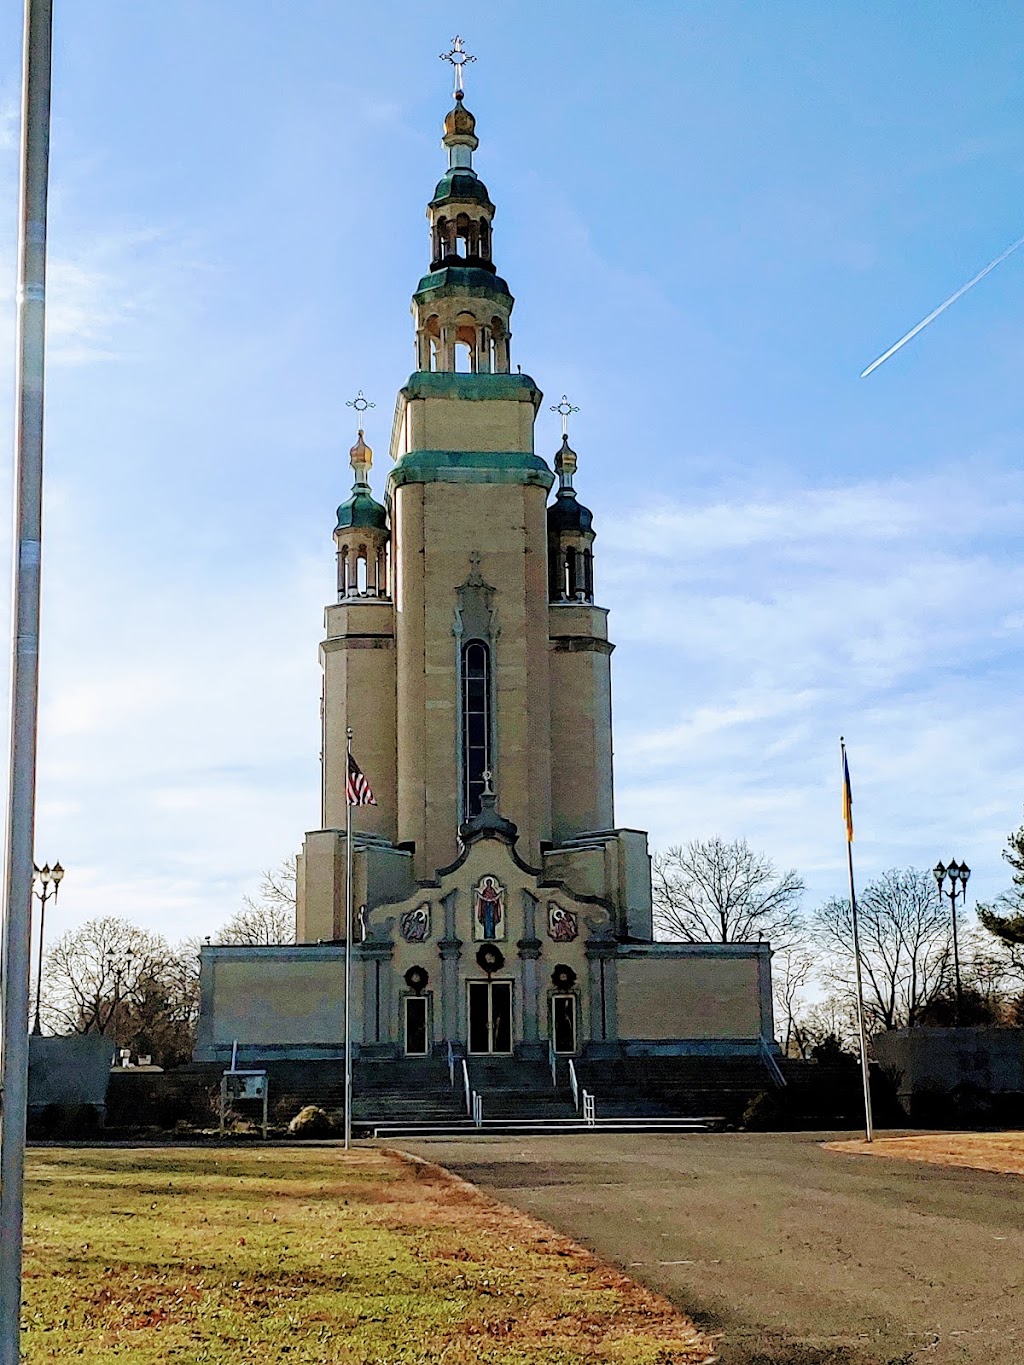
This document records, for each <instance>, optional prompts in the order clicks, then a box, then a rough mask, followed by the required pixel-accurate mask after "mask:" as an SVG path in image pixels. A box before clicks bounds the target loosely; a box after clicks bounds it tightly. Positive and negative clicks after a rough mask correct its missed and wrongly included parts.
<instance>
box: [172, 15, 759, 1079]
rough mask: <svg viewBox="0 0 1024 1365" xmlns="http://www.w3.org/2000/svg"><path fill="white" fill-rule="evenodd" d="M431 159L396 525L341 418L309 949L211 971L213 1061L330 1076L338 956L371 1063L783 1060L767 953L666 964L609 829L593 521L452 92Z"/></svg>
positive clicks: (732, 950)
mask: <svg viewBox="0 0 1024 1365" xmlns="http://www.w3.org/2000/svg"><path fill="white" fill-rule="evenodd" d="M453 52H456V53H461V45H460V44H459V43H458V42H457V44H456V47H455V48H453ZM442 143H443V146H444V147H445V149H446V151H447V155H448V167H447V169H446V170H445V172H444V174H443V175H442V177H441V179H440V181H439V182H438V184H437V187H436V189H435V191H434V194H433V197H432V198H431V200H430V202H429V204H428V206H427V218H428V222H429V233H430V261H429V269H428V271H427V273H426V274H425V275H424V276H423V278H422V279H421V280H420V281H419V284H418V285H417V288H416V290H415V293H414V294H413V297H412V314H413V320H414V330H415V357H416V368H415V370H414V372H413V373H412V374H411V375H410V376H409V378H408V380H407V381H406V383H405V384H404V385H403V387H402V388H401V389H400V391H399V393H398V399H397V403H396V406H395V414H394V421H393V424H392V429H391V443H390V455H391V460H392V465H391V468H390V471H389V473H388V477H387V482H386V489H385V491H384V493H383V501H382V502H378V501H376V500H375V498H374V496H373V494H372V491H371V489H370V484H369V476H370V469H371V464H372V451H371V449H370V447H369V445H368V444H367V443H366V438H365V433H364V429H363V427H364V420H365V412H366V409H367V408H368V407H369V404H368V403H367V401H366V400H365V399H363V398H362V396H361V395H360V397H359V398H358V399H356V400H353V406H355V407H356V408H357V410H358V411H359V417H360V421H359V431H358V435H357V439H356V442H355V445H354V446H353V447H352V450H351V453H350V459H351V464H352V468H353V471H354V476H355V478H354V483H353V487H352V492H351V496H350V497H349V498H348V499H347V501H345V502H343V503H342V505H341V506H340V507H339V508H338V517H337V524H336V528H335V532H334V536H335V543H336V548H337V563H338V578H337V599H336V600H335V601H334V602H332V603H331V604H330V605H329V606H328V607H327V609H326V632H325V638H324V640H323V642H322V644H321V647H320V649H321V662H322V666H323V699H322V721H323V740H322V761H323V785H322V817H321V827H320V828H319V829H317V830H313V831H311V832H309V833H308V834H307V835H306V838H305V841H304V843H303V847H302V852H301V853H300V855H299V858H298V878H297V915H296V944H295V945H293V946H288V947H280V948H267V949H233V948H227V947H212V948H209V949H205V950H204V953H203V1002H204V1003H203V1019H202V1023H201V1029H200V1047H199V1052H198V1055H199V1056H200V1058H206V1059H211V1060H212V1059H213V1058H216V1057H220V1056H221V1055H225V1049H227V1048H229V1047H230V1044H231V1042H232V1041H233V1040H234V1039H236V1038H237V1039H240V1040H243V1041H248V1042H249V1043H250V1045H251V1046H252V1047H253V1048H256V1049H257V1051H260V1050H262V1055H266V1056H275V1055H276V1056H293V1057H317V1056H319V1057H332V1056H336V1055H337V1054H338V1051H339V1049H340V1048H341V1046H342V1043H343V1039H342V1036H341V1032H340V1020H341V1011H342V1006H343V981H342V978H341V976H340V974H339V972H338V958H339V954H340V953H341V951H342V949H343V946H344V940H345V935H346V933H347V932H351V933H352V937H353V955H354V959H355V968H356V973H355V976H356V983H357V994H356V995H355V996H354V998H353V1002H352V1004H353V1027H354V1040H355V1042H356V1044H357V1050H358V1054H359V1057H360V1058H361V1059H362V1060H364V1061H370V1060H372V1059H377V1060H386V1059H388V1058H392V1059H393V1058H396V1057H399V1056H403V1055H404V1056H405V1057H407V1058H416V1057H423V1058H429V1057H430V1056H432V1055H434V1054H435V1053H441V1052H447V1050H448V1048H449V1047H450V1048H451V1049H452V1050H453V1051H454V1052H456V1053H465V1054H467V1055H468V1056H488V1055H493V1054H497V1055H504V1056H508V1057H511V1058H523V1059H526V1060H528V1059H531V1058H533V1059H536V1058H538V1057H540V1056H543V1055H544V1054H545V1053H546V1052H547V1051H548V1050H550V1051H551V1052H552V1053H553V1054H554V1055H556V1056H557V1055H567V1056H587V1055H590V1054H594V1055H603V1056H609V1055H619V1054H622V1053H624V1052H625V1053H628V1052H629V1050H630V1049H631V1048H632V1049H640V1050H644V1049H652V1048H653V1049H655V1050H664V1049H665V1048H666V1047H668V1048H670V1049H676V1050H683V1051H686V1050H687V1049H691V1050H692V1048H693V1047H695V1046H696V1047H697V1048H698V1050H699V1049H701V1048H703V1049H705V1050H706V1049H707V1048H708V1047H710V1048H711V1050H715V1049H716V1048H718V1049H722V1048H724V1049H725V1050H726V1051H729V1050H732V1051H736V1050H737V1049H738V1050H740V1051H743V1050H747V1051H753V1052H758V1050H759V1049H760V1048H761V1047H762V1046H763V1044H764V1042H765V1041H766V1040H767V1039H770V1037H771V1006H770V995H769V993H768V992H767V987H766V984H765V983H766V981H767V979H768V976H767V968H768V948H767V945H749V946H745V945H739V946H737V945H724V946H722V947H721V948H720V949H717V948H715V947H708V946H707V945H678V944H655V943H654V942H653V941H652V926H651V874H650V859H649V856H648V851H647V837H646V835H645V834H644V833H643V832H642V831H638V830H627V829H617V828H615V821H614V808H613V795H612V726H611V683H610V656H611V653H612V645H611V643H610V642H609V639H608V629H607V615H608V613H607V611H606V610H605V608H603V607H601V606H599V605H597V604H596V603H595V600H594V598H595V578H596V579H597V580H598V581H599V579H600V572H599V570H600V565H599V563H598V564H595V557H594V543H595V529H594V517H593V514H592V513H591V512H590V510H589V509H588V508H587V507H585V506H584V505H583V504H582V503H581V502H580V500H579V497H578V496H577V491H576V487H575V476H576V471H577V463H578V461H577V455H576V452H575V451H574V450H573V449H572V447H571V446H570V444H569V438H568V432H567V429H566V425H565V422H564V420H563V437H562V444H561V447H560V448H559V449H558V450H557V452H556V453H555V456H554V460H553V465H554V470H552V467H551V466H550V465H549V464H548V462H547V461H546V460H545V459H544V458H543V457H542V456H540V455H538V454H537V453H536V450H535V447H534V423H535V420H536V417H537V414H538V411H539V409H540V404H541V398H542V395H541V392H540V390H539V388H538V386H537V384H536V383H535V382H534V380H533V379H532V378H531V377H530V376H529V375H527V374H523V373H521V371H520V369H519V367H518V366H516V367H515V373H513V365H512V357H511V338H512V332H511V319H512V311H513V306H514V300H513V297H512V293H511V291H510V289H509V286H508V284H507V283H506V282H505V280H504V279H503V278H502V276H501V275H500V274H499V273H498V270H497V267H496V264H495V237H494V218H495V207H494V203H493V201H492V199H491V196H490V194H489V192H488V190H487V187H486V186H485V185H484V183H483V181H482V180H481V179H480V176H479V175H478V173H477V170H476V168H475V166H474V164H473V158H474V153H475V152H476V151H477V149H478V147H479V140H478V137H477V131H476V120H475V119H474V117H473V115H472V114H471V113H470V111H469V110H468V109H467V108H466V107H465V100H464V97H463V92H462V88H461V80H459V81H458V82H457V88H456V92H455V102H454V105H453V107H452V108H451V110H450V111H449V112H448V114H447V115H446V117H445V120H444V133H443V138H442ZM556 409H557V410H559V411H562V412H563V414H565V413H567V411H568V410H569V405H568V403H567V401H566V400H564V399H563V402H562V404H559V405H556ZM556 476H557V481H558V487H557V490H556V491H555V493H554V496H553V497H552V496H551V493H552V489H553V486H554V484H555V481H556ZM350 730H351V733H352V736H353V753H354V756H355V757H356V759H357V760H358V763H359V765H360V767H361V768H362V770H363V772H364V773H365V775H366V777H367V779H368V780H369V782H370V785H371V786H372V788H373V791H374V794H375V797H376V802H377V804H376V805H375V806H369V807H359V808H358V809H357V810H356V811H355V812H354V816H355V835H354V854H353V865H352V881H353V892H354V904H355V905H356V906H357V907H359V917H358V923H357V924H356V925H354V926H352V928H351V930H349V928H348V927H347V926H346V924H345V913H344V907H345V882H346V866H345V857H346V854H345V838H344V830H345V816H346V774H347V756H346V755H347V736H348V733H349V731H350Z"/></svg>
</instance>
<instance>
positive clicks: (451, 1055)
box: [448, 1043, 458, 1090]
mask: <svg viewBox="0 0 1024 1365" xmlns="http://www.w3.org/2000/svg"><path fill="white" fill-rule="evenodd" d="M457 1060H458V1059H457V1058H456V1056H455V1049H454V1048H453V1047H452V1045H451V1043H449V1044H448V1080H449V1082H450V1084H451V1087H452V1089H453V1090H454V1089H455V1063H456V1061H457Z"/></svg>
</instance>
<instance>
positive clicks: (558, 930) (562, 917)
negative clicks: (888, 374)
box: [548, 901, 580, 943]
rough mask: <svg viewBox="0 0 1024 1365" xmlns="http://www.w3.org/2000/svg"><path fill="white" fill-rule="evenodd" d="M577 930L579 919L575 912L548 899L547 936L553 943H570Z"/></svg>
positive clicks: (578, 928) (577, 932) (578, 930)
mask: <svg viewBox="0 0 1024 1365" xmlns="http://www.w3.org/2000/svg"><path fill="white" fill-rule="evenodd" d="M579 932H580V927H579V920H578V919H577V917H576V915H575V913H574V912H573V911H572V910H566V909H565V907H564V906H561V905H557V904H556V903H555V902H554V901H548V938H550V939H553V940H554V942H555V943H572V941H573V940H574V939H575V938H576V937H577V935H578V934H579Z"/></svg>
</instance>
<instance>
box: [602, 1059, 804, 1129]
mask: <svg viewBox="0 0 1024 1365" xmlns="http://www.w3.org/2000/svg"><path fill="white" fill-rule="evenodd" d="M576 1073H577V1076H578V1077H579V1083H580V1086H581V1087H582V1088H584V1089H586V1090H588V1091H590V1093H591V1094H592V1095H593V1096H594V1103H595V1110H596V1113H597V1115H598V1116H599V1117H601V1118H607V1119H612V1118H625V1117H634V1118H640V1117H646V1118H650V1119H656V1118H678V1119H701V1120H704V1121H706V1122H707V1123H708V1124H709V1126H710V1125H719V1126H720V1125H722V1124H735V1123H738V1122H739V1120H740V1119H741V1118H742V1116H743V1112H744V1110H745V1109H746V1107H747V1105H748V1104H749V1103H750V1101H751V1100H752V1099H753V1098H754V1096H755V1095H757V1094H759V1093H760V1092H761V1091H763V1090H773V1089H774V1088H775V1086H776V1084H777V1080H776V1078H775V1077H774V1076H773V1074H772V1072H771V1071H769V1069H768V1067H767V1066H766V1064H765V1063H764V1062H763V1061H761V1060H760V1058H757V1057H697V1056H690V1057H667V1056H661V1057H659V1056H648V1057H624V1058H616V1059H615V1060H589V1059H580V1060H579V1061H578V1062H577V1063H576Z"/></svg>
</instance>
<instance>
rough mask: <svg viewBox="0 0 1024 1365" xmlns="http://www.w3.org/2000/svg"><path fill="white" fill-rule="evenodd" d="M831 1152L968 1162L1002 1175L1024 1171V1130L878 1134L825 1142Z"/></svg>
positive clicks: (940, 1163) (941, 1163) (945, 1163)
mask: <svg viewBox="0 0 1024 1365" xmlns="http://www.w3.org/2000/svg"><path fill="white" fill-rule="evenodd" d="M823 1145H824V1146H825V1147H826V1148H827V1149H828V1150H829V1151H830V1152H844V1153H846V1154H847V1155H856V1156H886V1157H896V1158H897V1159H898V1160H900V1161H927V1162H928V1163H929V1164H930V1165H932V1166H967V1167H970V1168H972V1169H973V1170H977V1171H997V1172H998V1173H999V1174H1000V1175H1024V1133H925V1134H921V1135H918V1136H916V1137H901V1138H876V1139H875V1140H874V1142H870V1143H868V1142H864V1141H863V1139H861V1140H860V1141H853V1142H826V1143H824V1144H823Z"/></svg>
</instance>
